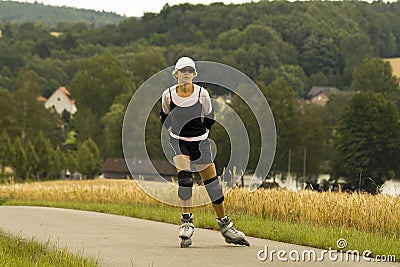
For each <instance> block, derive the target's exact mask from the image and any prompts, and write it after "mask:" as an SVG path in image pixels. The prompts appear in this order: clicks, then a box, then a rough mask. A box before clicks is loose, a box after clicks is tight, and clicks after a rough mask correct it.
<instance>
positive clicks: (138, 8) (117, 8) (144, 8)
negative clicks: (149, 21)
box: [16, 0, 258, 17]
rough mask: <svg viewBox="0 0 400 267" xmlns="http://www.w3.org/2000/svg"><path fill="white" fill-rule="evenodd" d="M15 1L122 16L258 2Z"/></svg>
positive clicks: (209, 0)
mask: <svg viewBox="0 0 400 267" xmlns="http://www.w3.org/2000/svg"><path fill="white" fill-rule="evenodd" d="M16 1H17V2H28V3H34V2H38V3H42V4H45V5H52V6H67V7H75V8H84V9H93V10H97V11H103V10H104V11H108V12H114V13H117V14H119V15H122V16H124V15H125V16H128V17H131V16H135V17H141V16H142V15H143V13H144V12H154V13H158V12H160V10H161V9H162V8H163V6H164V5H165V4H167V3H168V4H169V5H170V6H173V5H178V4H182V3H191V4H205V5H207V4H210V3H213V2H222V3H224V4H240V3H246V2H258V0H253V1H251V0H192V1H188V0H186V1H185V0H16Z"/></svg>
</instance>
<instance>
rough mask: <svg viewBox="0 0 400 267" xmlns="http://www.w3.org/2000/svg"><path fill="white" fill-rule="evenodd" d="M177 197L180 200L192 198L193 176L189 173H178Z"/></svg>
mask: <svg viewBox="0 0 400 267" xmlns="http://www.w3.org/2000/svg"><path fill="white" fill-rule="evenodd" d="M178 185H179V188H178V196H179V198H180V199H182V200H189V199H190V198H192V187H193V176H192V173H191V172H188V171H180V172H179V173H178Z"/></svg>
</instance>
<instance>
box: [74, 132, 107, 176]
mask: <svg viewBox="0 0 400 267" xmlns="http://www.w3.org/2000/svg"><path fill="white" fill-rule="evenodd" d="M76 160H77V163H78V164H77V170H78V171H79V172H80V173H82V174H83V175H85V176H87V177H88V178H95V177H96V176H98V175H99V174H100V172H101V170H102V167H103V159H102V157H101V155H100V151H99V148H98V147H97V145H96V143H95V142H94V141H93V140H92V139H90V138H89V139H87V140H85V141H83V142H82V143H81V144H79V145H78V151H77V153H76Z"/></svg>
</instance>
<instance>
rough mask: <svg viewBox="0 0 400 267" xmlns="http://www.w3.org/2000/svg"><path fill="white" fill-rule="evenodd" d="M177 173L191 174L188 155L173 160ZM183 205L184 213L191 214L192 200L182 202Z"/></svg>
mask: <svg viewBox="0 0 400 267" xmlns="http://www.w3.org/2000/svg"><path fill="white" fill-rule="evenodd" d="M173 161H174V164H175V168H176V171H177V172H178V173H179V172H181V171H189V172H190V158H189V156H187V155H183V154H180V155H176V156H175V157H174V158H173ZM181 203H182V213H190V212H191V204H192V202H191V199H188V200H181Z"/></svg>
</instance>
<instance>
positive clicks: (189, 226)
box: [179, 213, 194, 248]
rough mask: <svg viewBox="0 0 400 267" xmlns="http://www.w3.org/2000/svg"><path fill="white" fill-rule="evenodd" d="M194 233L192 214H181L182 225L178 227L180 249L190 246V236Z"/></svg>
mask: <svg viewBox="0 0 400 267" xmlns="http://www.w3.org/2000/svg"><path fill="white" fill-rule="evenodd" d="M193 232H194V225H193V214H192V213H183V214H182V225H181V227H180V232H179V237H180V238H181V248H187V247H189V246H190V245H191V244H192V239H191V238H192V235H193Z"/></svg>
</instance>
